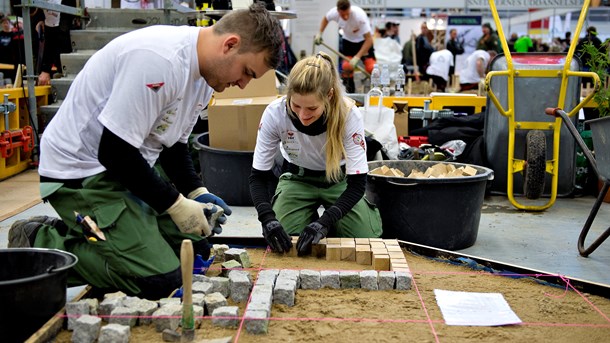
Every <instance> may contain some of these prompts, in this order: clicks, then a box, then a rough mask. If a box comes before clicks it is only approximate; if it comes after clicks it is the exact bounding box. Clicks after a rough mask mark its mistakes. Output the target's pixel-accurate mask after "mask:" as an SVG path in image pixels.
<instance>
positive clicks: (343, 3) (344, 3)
mask: <svg viewBox="0 0 610 343" xmlns="http://www.w3.org/2000/svg"><path fill="white" fill-rule="evenodd" d="M350 7H351V4H350V3H349V0H338V1H337V9H338V10H339V11H345V10H347V9H349V8H350Z"/></svg>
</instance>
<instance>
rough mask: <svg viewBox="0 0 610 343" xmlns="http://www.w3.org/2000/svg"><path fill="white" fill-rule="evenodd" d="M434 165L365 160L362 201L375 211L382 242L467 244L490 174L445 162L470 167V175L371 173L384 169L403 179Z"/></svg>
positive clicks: (444, 246)
mask: <svg viewBox="0 0 610 343" xmlns="http://www.w3.org/2000/svg"><path fill="white" fill-rule="evenodd" d="M437 163H439V162H436V161H411V160H390V161H371V162H369V174H368V175H367V186H366V197H367V199H368V200H370V201H371V202H373V203H374V204H375V205H377V207H378V208H379V212H380V214H381V221H382V224H383V236H382V237H384V238H397V239H400V240H404V241H408V242H412V243H417V244H423V245H427V246H431V247H435V248H440V249H445V250H459V249H464V248H467V247H469V246H472V245H473V244H474V243H475V241H476V239H477V234H478V231H479V221H480V219H481V207H482V205H483V199H484V197H485V190H486V186H487V181H488V180H493V170H491V169H489V168H485V167H481V166H477V165H471V164H463V163H454V162H446V163H450V164H453V165H454V166H455V167H456V168H459V167H461V166H471V167H472V168H474V169H476V170H477V174H476V175H474V176H464V177H441V178H433V179H424V178H407V177H393V176H380V175H373V174H370V171H371V170H373V169H375V168H377V167H381V166H383V165H385V166H387V167H388V168H396V169H398V170H400V171H401V172H403V173H404V174H405V176H408V175H409V174H410V173H411V171H412V170H414V169H416V170H419V171H421V172H425V171H426V170H427V169H428V167H430V166H432V165H434V164H437Z"/></svg>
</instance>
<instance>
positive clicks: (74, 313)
mask: <svg viewBox="0 0 610 343" xmlns="http://www.w3.org/2000/svg"><path fill="white" fill-rule="evenodd" d="M84 314H89V303H87V302H84V301H82V300H79V301H77V302H69V303H66V316H68V330H73V329H74V323H75V322H76V320H78V318H79V317H80V316H82V315H84Z"/></svg>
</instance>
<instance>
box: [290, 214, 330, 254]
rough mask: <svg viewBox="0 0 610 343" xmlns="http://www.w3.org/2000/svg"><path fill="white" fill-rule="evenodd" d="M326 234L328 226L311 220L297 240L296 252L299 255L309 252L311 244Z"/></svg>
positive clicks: (317, 241) (316, 242)
mask: <svg viewBox="0 0 610 343" xmlns="http://www.w3.org/2000/svg"><path fill="white" fill-rule="evenodd" d="M327 234H328V228H327V227H326V226H324V225H323V224H321V223H320V222H312V223H311V224H309V225H307V226H306V227H305V229H304V230H303V232H301V235H299V240H298V241H297V253H298V254H299V256H302V255H307V254H310V253H311V245H312V244H318V243H319V242H320V240H321V239H322V238H324V237H326V235H327Z"/></svg>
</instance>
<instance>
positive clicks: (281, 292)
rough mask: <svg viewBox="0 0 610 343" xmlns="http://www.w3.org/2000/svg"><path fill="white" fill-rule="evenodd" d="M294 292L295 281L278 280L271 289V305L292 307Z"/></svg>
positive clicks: (295, 287)
mask: <svg viewBox="0 0 610 343" xmlns="http://www.w3.org/2000/svg"><path fill="white" fill-rule="evenodd" d="M296 290H297V284H296V281H293V280H287V279H284V280H282V279H278V282H277V283H276V284H275V288H273V303H275V304H284V305H287V306H294V300H295V295H296Z"/></svg>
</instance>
